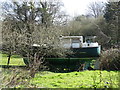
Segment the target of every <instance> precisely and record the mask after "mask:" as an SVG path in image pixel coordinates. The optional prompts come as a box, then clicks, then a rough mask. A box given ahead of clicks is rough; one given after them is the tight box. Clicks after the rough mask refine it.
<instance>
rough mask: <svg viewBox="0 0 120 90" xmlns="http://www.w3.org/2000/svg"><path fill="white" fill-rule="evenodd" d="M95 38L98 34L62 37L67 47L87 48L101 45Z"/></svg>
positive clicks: (64, 45) (62, 41)
mask: <svg viewBox="0 0 120 90" xmlns="http://www.w3.org/2000/svg"><path fill="white" fill-rule="evenodd" d="M95 38H96V36H87V37H83V36H62V37H61V38H60V39H61V44H62V45H63V47H65V48H87V47H98V46H99V45H98V43H97V42H95Z"/></svg>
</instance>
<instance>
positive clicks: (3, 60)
mask: <svg viewBox="0 0 120 90" xmlns="http://www.w3.org/2000/svg"><path fill="white" fill-rule="evenodd" d="M0 56H1V57H0V65H7V61H8V57H7V55H6V54H0ZM10 65H17V66H22V65H25V64H24V62H23V59H22V58H21V57H20V56H18V55H13V56H12V57H11V60H10Z"/></svg>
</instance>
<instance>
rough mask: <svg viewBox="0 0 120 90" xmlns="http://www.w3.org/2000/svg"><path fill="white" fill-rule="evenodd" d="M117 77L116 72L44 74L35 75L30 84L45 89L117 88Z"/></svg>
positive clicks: (118, 79)
mask: <svg viewBox="0 0 120 90" xmlns="http://www.w3.org/2000/svg"><path fill="white" fill-rule="evenodd" d="M119 75H120V72H117V71H110V72H108V71H101V72H100V71H83V72H70V73H52V72H46V73H45V72H44V74H42V73H38V74H36V76H35V78H33V79H32V80H31V82H30V83H31V84H32V85H35V86H37V87H45V88H94V87H96V88H105V87H109V88H118V87H119V85H118V84H120V77H119Z"/></svg>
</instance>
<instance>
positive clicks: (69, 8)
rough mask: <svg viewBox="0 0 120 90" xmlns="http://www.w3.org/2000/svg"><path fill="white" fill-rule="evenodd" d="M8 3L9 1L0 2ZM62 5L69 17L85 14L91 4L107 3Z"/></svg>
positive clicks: (67, 1) (86, 0)
mask: <svg viewBox="0 0 120 90" xmlns="http://www.w3.org/2000/svg"><path fill="white" fill-rule="evenodd" d="M2 1H9V0H0V2H2ZM17 1H19V0H17ZM61 1H62V2H63V4H64V8H63V10H64V11H65V12H66V14H68V15H70V16H71V17H74V16H78V15H82V14H86V13H87V8H88V5H89V4H90V3H92V2H95V1H96V2H98V1H101V2H107V0H61Z"/></svg>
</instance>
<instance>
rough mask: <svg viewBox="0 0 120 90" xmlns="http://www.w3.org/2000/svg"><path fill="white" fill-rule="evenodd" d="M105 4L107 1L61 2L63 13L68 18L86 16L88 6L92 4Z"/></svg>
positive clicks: (78, 0)
mask: <svg viewBox="0 0 120 90" xmlns="http://www.w3.org/2000/svg"><path fill="white" fill-rule="evenodd" d="M98 1H100V2H107V0H62V2H63V3H64V7H65V11H66V12H67V14H69V15H70V16H76V15H81V14H86V12H87V8H88V5H89V4H90V3H92V2H98Z"/></svg>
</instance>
